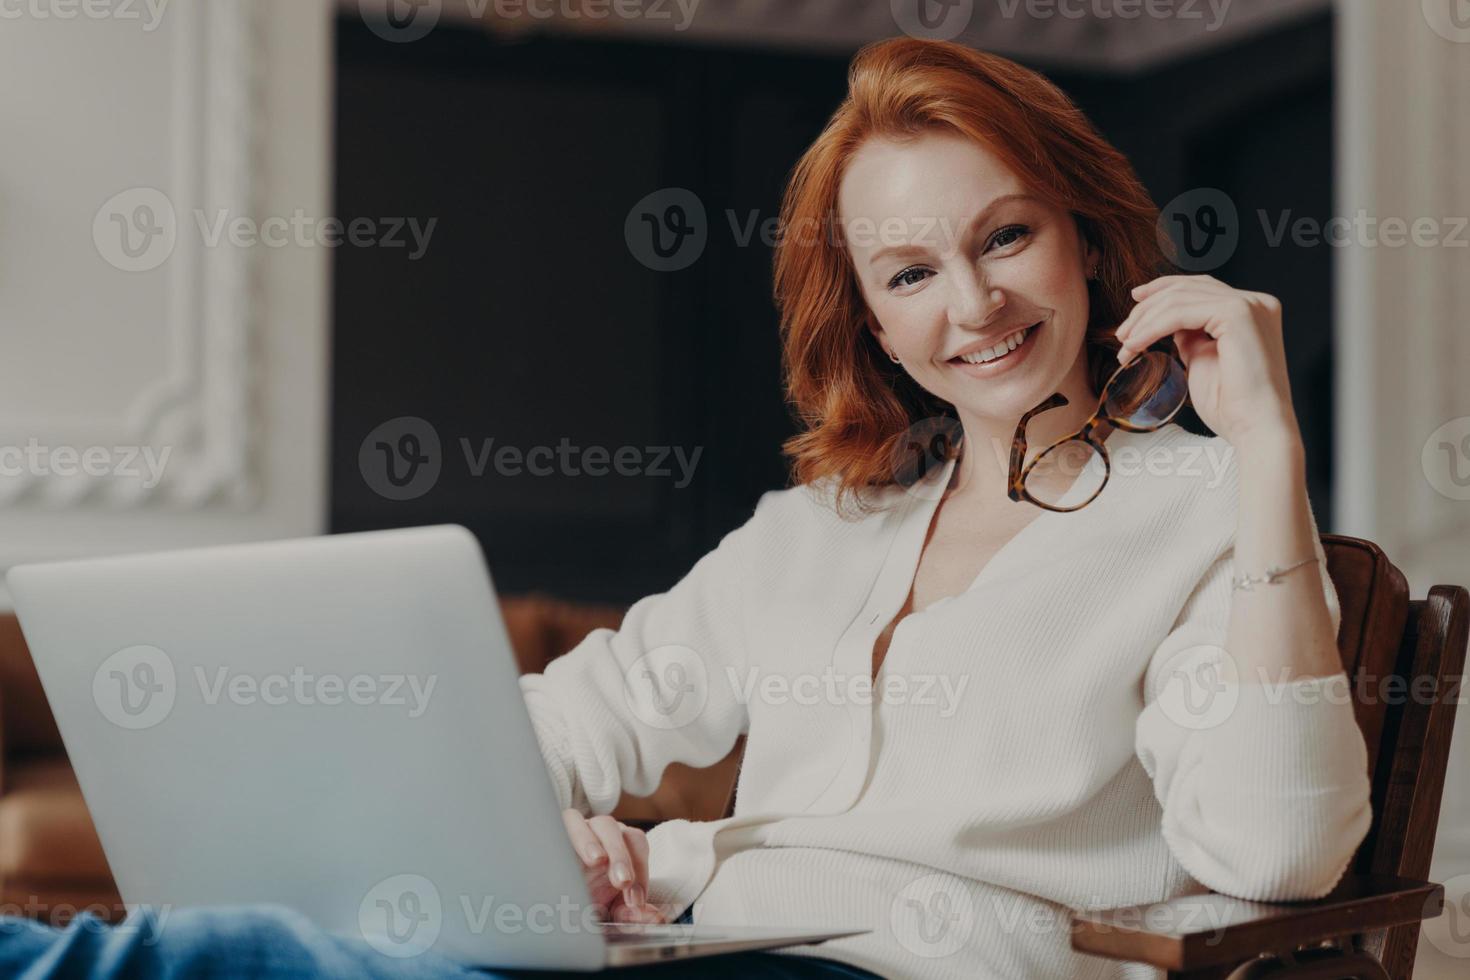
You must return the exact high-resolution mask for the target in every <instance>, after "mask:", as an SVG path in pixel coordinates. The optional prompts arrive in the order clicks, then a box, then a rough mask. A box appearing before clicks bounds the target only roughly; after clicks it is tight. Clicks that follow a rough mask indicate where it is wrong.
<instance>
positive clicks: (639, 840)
mask: <svg viewBox="0 0 1470 980" xmlns="http://www.w3.org/2000/svg"><path fill="white" fill-rule="evenodd" d="M561 816H562V821H563V822H564V823H565V824H566V825H567V836H569V837H570V838H571V840H572V847H573V849H574V850H576V852H577V857H578V858H580V859H581V861H582V870H583V871H584V872H585V873H586V875H587V888H588V890H589V891H591V892H592V902H593V904H594V905H597V906H601V907H604V908H606V909H607V918H608V921H612V922H666V921H668V918H667V916H665V915H664V913H663V912H662V911H660V910H659V909H658V907H657V906H654V905H650V904H649V902H648V836H647V835H646V834H644V833H643V831H641V830H639V829H638V828H636V827H629V826H627V825H626V824H622V823H619V822H618V821H617V820H614V819H613V818H612V817H610V816H606V815H600V816H595V817H592V818H590V819H589V818H587V817H584V816H582V814H581V813H580V812H579V811H577V810H571V809H568V810H563V811H562V814H561Z"/></svg>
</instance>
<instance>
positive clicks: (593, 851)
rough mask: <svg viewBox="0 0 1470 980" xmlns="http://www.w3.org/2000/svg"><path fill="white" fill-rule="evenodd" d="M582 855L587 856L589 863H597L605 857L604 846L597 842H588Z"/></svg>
mask: <svg viewBox="0 0 1470 980" xmlns="http://www.w3.org/2000/svg"><path fill="white" fill-rule="evenodd" d="M582 856H583V857H585V858H586V859H587V860H588V862H589V863H591V864H596V863H597V862H598V861H601V860H602V858H603V853H602V848H600V847H598V846H597V845H596V844H588V845H587V846H586V847H584V848H583V849H582Z"/></svg>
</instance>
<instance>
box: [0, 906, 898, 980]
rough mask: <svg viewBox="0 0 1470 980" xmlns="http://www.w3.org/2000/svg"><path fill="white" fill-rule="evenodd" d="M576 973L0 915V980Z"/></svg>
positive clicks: (834, 965)
mask: <svg viewBox="0 0 1470 980" xmlns="http://www.w3.org/2000/svg"><path fill="white" fill-rule="evenodd" d="M610 975H611V976H614V977H616V978H618V980H675V978H678V977H689V976H693V977H699V978H708V980H742V978H745V977H753V978H757V980H760V978H764V980H819V978H820V980H837V978H846V980H854V978H856V980H868V978H873V977H875V976H876V974H873V973H869V972H868V971H866V970H862V969H859V968H858V967H854V966H849V965H847V964H845V963H839V962H837V961H835V960H825V959H815V958H812V957H806V956H783V955H781V954H780V953H737V954H733V955H729V956H718V957H713V958H710V959H707V960H700V961H698V962H697V963H690V962H685V963H666V964H658V965H654V966H646V967H630V968H627V969H621V970H617V971H615V972H613V973H611V974H610ZM586 976H587V974H585V973H570V972H569V973H561V972H548V971H533V970H496V971H486V970H473V969H470V968H469V967H466V966H461V965H460V964H458V963H456V962H453V961H451V960H449V959H447V958H445V957H442V956H439V955H437V954H435V953H434V952H432V951H429V952H425V953H422V954H420V955H418V956H414V957H411V958H405V959H394V958H391V957H387V956H384V955H382V954H381V953H379V952H377V951H376V950H374V949H373V948H372V947H371V946H369V945H368V944H367V943H366V942H364V941H362V940H358V939H353V938H350V937H346V936H337V935H333V934H331V933H327V932H324V931H323V930H321V929H319V928H317V927H316V926H315V925H313V924H312V923H311V922H310V921H309V920H307V918H306V917H305V916H303V915H301V914H300V913H299V912H295V911H293V910H291V909H288V908H286V907H284V906H278V905H252V906H242V907H240V908H233V909H220V908H208V909H206V908H195V909H175V910H173V911H172V912H170V913H169V914H168V916H167V917H166V919H164V920H163V921H162V922H160V921H159V919H158V918H157V917H156V916H155V915H154V914H153V913H151V912H149V911H146V910H142V909H138V910H134V911H132V912H130V913H129V915H128V917H127V918H126V919H124V920H123V921H122V922H121V923H119V924H118V925H116V926H108V925H105V924H104V923H102V922H101V920H99V919H97V918H96V917H95V916H94V915H92V914H91V913H90V912H83V913H81V914H79V915H78V916H77V917H76V918H74V919H73V920H72V921H71V922H70V923H68V924H67V926H66V927H65V928H61V929H58V928H55V927H52V926H48V925H44V924H42V923H39V922H36V921H34V920H31V919H25V918H18V917H14V916H0V977H5V978H7V980H8V978H16V980H74V978H86V980H185V978H188V980H195V978H213V977H218V978H221V980H223V978H235V977H254V978H260V980H305V978H323V980H325V978H330V980H336V978H339V977H340V978H344V980H345V978H353V980H356V978H362V977H366V978H371V980H461V978H463V980H471V978H473V980H551V978H567V980H570V978H573V977H583V978H585V977H586Z"/></svg>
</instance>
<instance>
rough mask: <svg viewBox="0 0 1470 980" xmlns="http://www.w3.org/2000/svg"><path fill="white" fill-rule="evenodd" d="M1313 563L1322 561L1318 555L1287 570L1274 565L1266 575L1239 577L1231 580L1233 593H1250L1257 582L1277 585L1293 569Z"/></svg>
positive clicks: (1305, 559) (1288, 567)
mask: <svg viewBox="0 0 1470 980" xmlns="http://www.w3.org/2000/svg"><path fill="white" fill-rule="evenodd" d="M1313 561H1321V559H1320V558H1318V557H1317V556H1316V555H1313V556H1312V557H1310V558H1303V559H1302V560H1301V561H1299V562H1297V563H1296V564H1294V565H1287V566H1286V567H1285V568H1282V567H1280V566H1279V565H1273V566H1271V567H1270V568H1268V569H1266V574H1265V575H1237V576H1235V577H1234V578H1232V579H1231V580H1230V586H1231V591H1232V592H1233V591H1235V590H1236V589H1244V590H1245V591H1247V592H1249V591H1251V590H1253V589H1254V588H1255V585H1254V583H1256V582H1265V583H1267V584H1269V585H1275V584H1276V580H1277V579H1278V578H1280V577H1281V576H1283V575H1285V574H1286V573H1287V572H1289V571H1291V570H1292V569H1293V568H1299V567H1300V566H1302V565H1305V564H1307V563H1308V562H1313Z"/></svg>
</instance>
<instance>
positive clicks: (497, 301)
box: [0, 0, 1470, 977]
mask: <svg viewBox="0 0 1470 980" xmlns="http://www.w3.org/2000/svg"><path fill="white" fill-rule="evenodd" d="M899 33H909V34H913V35H915V36H919V37H939V38H953V39H957V40H960V41H962V42H964V43H968V44H972V45H974V46H976V47H979V48H983V49H986V50H990V51H994V52H997V53H1000V54H1004V55H1007V56H1009V57H1012V58H1015V59H1017V60H1019V61H1021V62H1023V63H1025V64H1028V65H1031V66H1032V67H1035V68H1038V69H1040V70H1042V71H1044V72H1045V73H1046V74H1047V75H1048V76H1049V77H1051V78H1052V79H1053V80H1055V81H1056V82H1057V83H1058V84H1059V85H1061V86H1062V88H1064V89H1065V90H1066V91H1067V92H1068V93H1069V94H1070V95H1071V96H1072V97H1073V98H1074V99H1075V100H1076V101H1077V103H1078V104H1079V105H1080V106H1081V108H1082V109H1083V111H1084V112H1085V113H1086V114H1087V115H1088V116H1089V117H1090V118H1091V119H1092V120H1093V121H1094V122H1095V123H1096V124H1097V125H1098V127H1099V128H1100V129H1101V131H1102V132H1103V133H1104V135H1106V136H1107V137H1108V138H1109V139H1110V140H1112V141H1113V142H1114V143H1115V144H1116V145H1117V146H1119V147H1120V148H1121V149H1122V150H1123V152H1124V153H1125V154H1127V155H1128V157H1129V158H1130V159H1131V160H1132V161H1133V163H1134V165H1135V167H1136V168H1137V170H1138V173H1139V175H1140V177H1141V178H1142V180H1143V182H1144V184H1145V185H1146V186H1147V187H1148V188H1149V190H1150V191H1151V193H1152V194H1153V196H1154V199H1155V200H1156V201H1157V202H1158V204H1159V205H1160V207H1161V208H1162V214H1161V219H1160V233H1161V234H1164V235H1168V236H1170V237H1172V238H1173V239H1174V240H1175V242H1176V244H1177V245H1178V247H1179V249H1180V253H1181V256H1182V260H1187V263H1188V265H1187V271H1197V272H1209V273H1210V274H1212V275H1215V276H1217V277H1219V278H1221V279H1223V280H1225V281H1227V282H1230V283H1232V284H1234V285H1239V286H1241V287H1244V288H1250V289H1255V290H1262V291H1266V292H1270V293H1274V294H1275V295H1277V296H1279V297H1280V298H1281V299H1282V300H1283V303H1284V309H1285V320H1286V326H1287V329H1286V340H1287V353H1288V357H1289V361H1290V369H1291V380H1292V387H1293V393H1294V397H1295V399H1296V404H1297V409H1298V414H1299V418H1300V422H1301V427H1302V434H1303V436H1304V438H1305V441H1306V446H1307V452H1308V475H1309V483H1310V493H1311V497H1312V501H1313V508H1314V511H1315V514H1316V516H1317V520H1318V524H1319V527H1320V529H1321V530H1323V531H1329V532H1339V533H1344V534H1352V535H1356V536H1360V537H1365V538H1369V539H1371V540H1373V541H1375V542H1377V543H1378V544H1379V545H1380V546H1382V547H1383V549H1384V550H1385V551H1386V552H1387V553H1388V555H1389V556H1390V558H1391V559H1392V560H1393V561H1394V562H1395V563H1396V564H1397V565H1398V566H1399V567H1400V568H1401V569H1402V570H1403V571H1404V573H1405V575H1406V576H1407V577H1408V579H1409V585H1410V593H1411V595H1413V596H1422V595H1423V594H1424V593H1425V591H1426V590H1427V589H1428V588H1429V586H1430V585H1432V584H1434V583H1438V582H1449V583H1457V584H1470V386H1467V384H1466V383H1465V378H1466V377H1467V375H1470V331H1467V323H1470V228H1467V227H1466V225H1467V217H1466V216H1467V215H1470V178H1467V177H1466V172H1465V161H1466V160H1467V159H1470V117H1467V115H1466V112H1465V106H1466V104H1467V97H1470V4H1466V3H1465V2H1464V0H1422V2H1421V0H1402V2H1395V3H1384V2H1376V0H1343V2H1339V3H1333V2H1331V0H944V2H939V0H891V2H890V0H739V2H737V0H412V2H410V0H342V2H338V3H334V2H331V0H0V133H3V144H0V145H3V152H0V327H3V330H4V336H5V348H4V349H5V353H6V356H5V357H4V358H3V359H0V566H3V567H9V566H10V565H13V564H15V563H18V562H22V561H31V560H39V559H48V558H61V557H70V556H79V555H94V554H103V553H115V552H124V551H135V550H140V549H149V550H152V549H157V548H165V547H182V546H189V545H198V544H207V543H214V542H223V541H239V540H252V539H264V538H279V537H291V536H298V535H306V534H316V533H322V532H339V531H354V530H363V529H372V528H384V527H394V526H405V525H416V524H425V523H436V522H443V521H453V522H458V523H462V524H464V525H466V526H467V527H469V528H471V529H472V530H473V531H474V532H475V533H476V534H477V535H478V537H479V538H480V540H481V542H482V544H483V545H484V547H485V550H486V554H487V556H488V559H489V562H490V566H491V569H492V571H493V574H494V576H495V579H496V583H497V586H498V587H499V588H501V589H502V590H504V591H506V592H510V593H529V592H537V593H546V594H549V595H551V596H555V597H558V598H561V599H567V600H577V601H581V602H595V603H608V604H617V605H626V604H627V603H629V602H631V601H632V600H635V599H637V598H638V597H640V596H642V595H646V594H649V593H651V592H656V591H661V590H663V589H665V588H667V587H668V586H670V585H671V584H672V583H673V582H674V581H676V580H677V579H678V578H679V576H680V575H682V574H683V572H684V571H686V570H687V569H688V568H689V567H690V566H691V565H692V564H693V563H694V561H695V560H697V559H698V557H699V556H700V555H702V554H704V553H705V552H706V551H708V550H709V549H710V548H711V547H713V545H714V544H715V543H716V542H717V541H718V540H719V538H720V536H721V535H723V534H724V533H725V532H726V531H728V530H729V529H731V528H732V527H734V526H736V525H738V524H739V523H741V522H743V521H744V520H745V518H746V517H747V516H748V515H749V513H750V510H751V508H752V507H753V506H754V503H755V501H756V500H757V498H758V497H759V496H760V494H761V493H762V492H763V491H765V490H767V489H770V488H773V487H780V486H784V485H786V482H787V474H786V468H785V465H784V462H783V459H782V457H781V454H780V449H779V447H780V444H781V442H782V441H783V439H784V438H785V437H787V436H788V435H790V434H791V433H792V432H793V431H794V428H793V423H792V420H791V417H790V415H789V413H788V410H787V407H786V405H785V404H784V402H783V399H782V394H781V382H780V376H779V370H778V368H779V347H778V337H777V332H776V315H775V311H774V309H773V306H772V303H771V298H770V293H771V283H770V262H771V244H772V242H773V240H774V234H775V222H776V216H777V210H778V206H779V201H780V194H781V190H782V187H783V184H784V181H785V179H786V176H787V173H788V172H789V170H790V168H791V166H792V164H793V163H794V161H795V159H796V158H797V156H798V155H799V154H800V152H801V150H802V149H803V148H804V147H805V146H806V145H807V144H808V143H809V142H810V141H811V140H812V139H813V138H814V137H815V135H816V134H817V132H818V131H819V130H820V128H821V126H822V124H823V123H824V122H825V120H826V119H827V117H828V116H829V115H830V113H831V112H832V110H833V109H834V108H835V106H836V105H837V103H838V101H839V100H840V98H841V96H842V94H843V90H844V83H845V72H846V67H847V63H848V60H849V59H850V57H851V55H852V53H853V52H854V51H855V50H856V48H857V47H858V46H859V45H861V44H863V43H865V42H867V41H870V40H874V39H877V38H881V37H887V36H892V35H895V34H899ZM1180 421H1181V423H1182V424H1184V425H1185V426H1186V427H1188V428H1192V429H1194V430H1195V431H1201V432H1204V431H1208V430H1206V429H1204V428H1203V426H1201V425H1200V424H1199V422H1198V419H1197V418H1194V417H1193V416H1192V413H1187V414H1186V415H1185V416H1183V417H1181V419H1180ZM4 601H5V600H3V597H0V602H4ZM3 683H4V677H3V676H0V685H3ZM7 707H9V706H7ZM20 710H22V711H27V710H30V709H29V708H27V707H22V708H21V709H20ZM1466 728H1470V712H1466V711H1465V710H1464V708H1463V706H1462V708H1461V711H1460V713H1459V732H1460V734H1459V736H1458V737H1457V738H1456V741H1455V746H1456V748H1455V749H1454V753H1455V754H1454V755H1453V756H1452V759H1451V770H1452V771H1451V775H1450V782H1449V785H1448V786H1447V788H1446V795H1445V803H1444V819H1443V821H1442V824H1441V831H1440V834H1439V845H1438V850H1437V851H1436V858H1435V860H1436V866H1435V878H1436V880H1439V881H1445V880H1446V879H1450V878H1452V877H1454V876H1457V875H1467V876H1470V773H1467V770H1470V747H1467V744H1466V743H1467V742H1470V735H1467V734H1466V732H1465V729H1466ZM10 748H11V747H7V752H8V751H10ZM4 839H5V837H4V825H3V820H0V845H3V842H4ZM0 851H3V846H0ZM0 864H3V856H0ZM1461 883H1462V884H1466V885H1467V886H1470V877H1467V878H1465V879H1461ZM1465 912H1466V914H1467V915H1470V908H1467V909H1466V910H1465ZM1466 957H1470V934H1466V935H1464V936H1460V937H1459V938H1458V939H1455V940H1454V941H1450V940H1445V941H1442V942H1438V943H1429V942H1428V941H1426V942H1425V944H1424V946H1423V947H1422V949H1421V954H1420V970H1419V973H1418V975H1420V976H1431V977H1435V976H1445V977H1448V976H1451V975H1454V976H1462V975H1463V969H1464V967H1465V964H1466V962H1467V959H1466ZM1451 967H1459V968H1460V969H1459V970H1458V971H1454V972H1451V969H1450V968H1451ZM1435 971H1441V972H1435Z"/></svg>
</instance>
